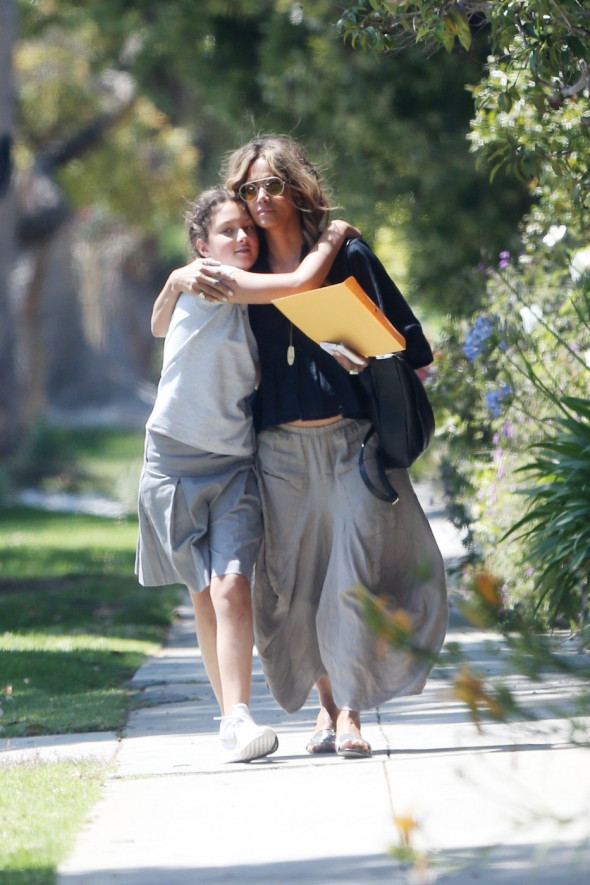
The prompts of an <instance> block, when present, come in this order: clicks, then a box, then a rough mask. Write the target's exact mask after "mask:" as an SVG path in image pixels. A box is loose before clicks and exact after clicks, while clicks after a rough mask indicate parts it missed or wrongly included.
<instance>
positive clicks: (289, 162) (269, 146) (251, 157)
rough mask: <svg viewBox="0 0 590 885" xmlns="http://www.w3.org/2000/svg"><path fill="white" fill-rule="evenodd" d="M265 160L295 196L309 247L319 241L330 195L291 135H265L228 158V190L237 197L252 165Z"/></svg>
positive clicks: (225, 164)
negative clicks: (261, 159) (259, 160)
mask: <svg viewBox="0 0 590 885" xmlns="http://www.w3.org/2000/svg"><path fill="white" fill-rule="evenodd" d="M260 157H262V158H263V159H264V160H266V162H267V163H268V165H269V166H270V168H271V170H272V171H273V172H274V174H275V175H277V176H278V177H279V178H282V179H283V181H286V182H287V183H288V184H289V185H290V187H291V191H292V193H293V202H294V204H295V206H296V207H297V208H298V209H299V211H300V213H301V224H302V227H303V236H304V239H305V241H306V243H307V245H308V246H311V245H312V244H313V243H315V242H316V240H317V239H318V237H319V235H320V233H321V231H322V229H323V228H324V227H325V225H326V223H327V221H328V219H329V213H330V211H331V210H332V209H333V208H334V207H333V206H331V205H330V194H329V192H328V189H327V187H326V185H325V184H324V183H323V182H322V179H321V176H320V173H319V171H318V169H317V168H316V167H315V166H314V165H313V163H311V162H310V161H309V160H308V159H307V157H306V156H305V154H304V153H303V151H302V150H301V148H300V147H299V145H298V144H297V142H296V141H295V140H294V139H293V138H291V137H290V136H288V135H262V136H260V137H259V138H254V139H253V140H252V141H249V142H248V143H247V144H245V145H243V146H242V147H240V148H237V150H235V151H231V153H229V154H227V155H226V157H225V159H224V163H223V169H222V174H223V177H224V179H225V185H226V187H227V188H228V189H229V190H230V191H232V192H233V193H234V194H237V193H238V191H239V189H240V185H242V184H244V182H245V181H247V180H248V170H249V169H250V166H251V165H252V163H254V162H255V161H256V160H258V159H259V158H260Z"/></svg>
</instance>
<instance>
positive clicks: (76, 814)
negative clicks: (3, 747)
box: [0, 761, 109, 885]
mask: <svg viewBox="0 0 590 885" xmlns="http://www.w3.org/2000/svg"><path fill="white" fill-rule="evenodd" d="M108 768H109V766H108V764H106V763H104V762H95V761H85V762H72V761H68V762H52V763H18V764H16V765H11V766H8V767H5V768H1V769H0V784H1V788H0V833H1V835H2V838H1V839H0V885H53V883H54V882H55V878H56V870H57V867H58V865H59V863H60V862H61V860H62V859H63V858H64V857H65V856H66V855H67V853H68V851H69V849H70V847H71V844H72V842H73V839H74V838H75V835H76V833H77V831H78V829H79V827H80V823H81V822H82V821H83V820H84V819H85V817H86V815H87V813H88V810H89V809H90V808H91V807H92V805H94V803H95V802H97V801H98V799H99V798H100V794H101V790H102V785H103V783H104V779H105V777H106V775H107V772H108Z"/></svg>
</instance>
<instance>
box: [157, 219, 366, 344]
mask: <svg viewBox="0 0 590 885" xmlns="http://www.w3.org/2000/svg"><path fill="white" fill-rule="evenodd" d="M360 235H361V233H360V231H359V230H358V229H357V228H356V227H353V226H352V225H350V224H348V222H346V221H341V220H339V219H336V220H334V221H330V223H329V224H328V226H327V227H326V229H325V231H324V232H323V233H322V235H321V237H320V238H319V240H318V241H317V243H316V244H315V246H313V247H312V249H311V250H310V251H309V252H308V254H307V255H306V256H305V258H304V259H303V261H302V262H301V264H300V265H299V267H298V268H297V269H296V270H294V271H291V273H282V274H260V273H251V272H250V271H246V270H240V269H239V268H237V267H230V266H229V265H227V264H223V265H222V264H220V263H219V262H218V261H215V260H214V259H212V258H196V259H195V260H194V261H192V262H191V263H190V264H187V265H185V266H184V267H179V268H177V270H174V271H172V273H171V274H170V276H169V277H168V279H167V281H166V283H165V284H164V287H163V289H162V291H161V292H160V294H159V295H158V297H157V298H156V300H155V302H154V307H153V310H152V319H151V328H152V334H153V335H154V336H155V337H156V338H163V337H164V336H165V335H166V332H167V331H168V326H169V325H170V318H171V317H172V312H173V311H174V308H175V306H176V302H177V301H178V298H179V296H180V295H181V293H182V292H187V293H189V294H191V293H192V294H194V295H196V294H197V293H198V292H203V294H204V295H205V297H206V298H207V300H209V301H228V300H229V299H231V300H232V301H234V302H235V303H238V304H268V303H269V302H270V301H271V300H272V299H273V298H281V297H283V296H284V295H295V294H296V293H297V292H304V291H305V290H306V289H315V288H317V287H318V286H321V284H322V283H323V282H324V280H325V278H326V276H327V274H328V272H329V270H330V267H331V266H332V262H333V261H334V258H335V257H336V254H337V252H338V250H339V249H340V247H341V246H342V244H343V243H344V241H345V240H346V239H348V238H349V237H359V236H360Z"/></svg>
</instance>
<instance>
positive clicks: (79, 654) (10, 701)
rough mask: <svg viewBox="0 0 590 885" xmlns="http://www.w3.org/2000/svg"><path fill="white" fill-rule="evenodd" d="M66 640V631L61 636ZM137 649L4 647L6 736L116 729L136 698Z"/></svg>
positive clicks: (1, 672) (0, 663) (0, 672)
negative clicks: (132, 682)
mask: <svg viewBox="0 0 590 885" xmlns="http://www.w3.org/2000/svg"><path fill="white" fill-rule="evenodd" d="M59 641H60V643H61V642H63V644H64V645H65V646H67V644H68V642H69V641H70V640H68V637H67V636H64V637H63V639H60V640H59ZM144 660H145V654H142V653H141V652H139V651H131V652H123V651H118V650H116V649H110V648H107V649H104V650H102V649H101V650H99V649H91V648H76V647H72V648H71V649H68V648H67V647H66V648H64V649H63V650H59V649H48V650H45V651H20V650H9V651H3V653H2V656H1V658H0V686H2V687H3V690H4V692H5V695H4V697H3V698H2V709H3V711H4V715H3V717H2V728H1V730H0V735H2V736H4V737H7V736H11V737H15V736H33V735H40V734H65V733H69V732H83V731H106V730H117V729H119V728H120V727H122V725H123V724H124V721H125V715H126V712H127V710H128V708H129V705H130V703H131V702H132V698H133V695H132V692H131V691H130V689H129V681H130V679H131V677H132V676H133V674H134V673H135V671H136V670H137V668H138V667H139V666H140V665H141V664H142V663H143V661H144Z"/></svg>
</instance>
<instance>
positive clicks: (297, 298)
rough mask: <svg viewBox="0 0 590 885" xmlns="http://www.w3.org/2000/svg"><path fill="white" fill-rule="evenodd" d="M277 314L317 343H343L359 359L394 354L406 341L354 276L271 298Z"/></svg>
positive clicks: (404, 345)
mask: <svg viewBox="0 0 590 885" xmlns="http://www.w3.org/2000/svg"><path fill="white" fill-rule="evenodd" d="M272 303H273V304H274V306H275V307H277V308H278V309H279V310H280V311H281V313H284V314H285V316H286V317H287V318H288V319H290V320H291V322H292V323H293V324H294V325H295V326H297V328H298V329H301V331H302V332H304V333H305V334H306V335H307V336H308V337H309V338H311V339H312V340H313V341H315V342H316V343H317V344H319V343H320V341H331V342H334V343H335V344H345V345H346V346H347V347H349V348H350V349H351V350H354V351H356V352H357V353H360V354H362V356H381V355H382V354H386V353H397V352H399V351H400V350H404V349H405V347H406V339H405V338H404V336H403V335H402V334H401V333H400V332H398V330H397V329H396V328H395V327H394V326H392V324H391V323H390V322H389V320H388V319H387V317H386V316H385V315H384V314H383V312H382V311H381V310H380V309H379V308H378V307H377V305H376V304H375V302H374V301H372V300H371V299H370V298H369V296H368V295H367V293H366V292H365V291H364V289H363V288H362V287H361V286H360V285H359V284H358V283H357V281H356V280H355V278H354V277H348V279H346V280H344V282H343V283H336V284H335V285H333V286H323V287H322V288H321V289H310V290H309V291H308V292H299V293H298V294H297V295H286V296H285V297H284V298H275V299H273V302H272Z"/></svg>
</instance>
